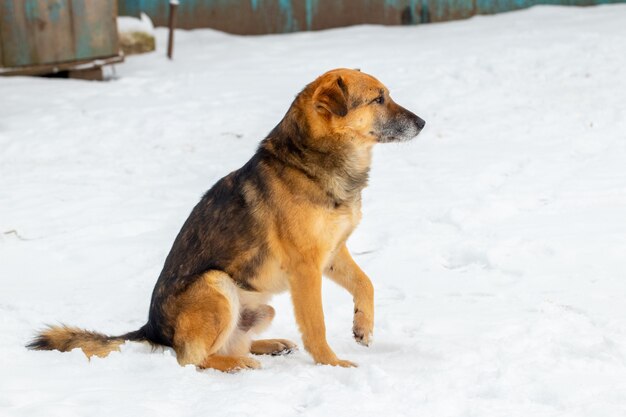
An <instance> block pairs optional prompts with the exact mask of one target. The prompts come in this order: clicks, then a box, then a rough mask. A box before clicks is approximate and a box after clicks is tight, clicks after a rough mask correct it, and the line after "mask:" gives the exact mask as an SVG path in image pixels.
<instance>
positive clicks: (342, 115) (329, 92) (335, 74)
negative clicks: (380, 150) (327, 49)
mask: <svg viewBox="0 0 626 417" xmlns="http://www.w3.org/2000/svg"><path fill="white" fill-rule="evenodd" d="M309 88H310V91H311V100H310V106H311V107H312V109H311V113H312V114H313V116H312V117H315V118H317V120H318V122H319V123H316V124H317V125H318V126H322V127H323V128H325V129H327V130H330V131H331V132H334V133H339V134H342V135H348V136H349V137H353V138H358V139H360V140H363V141H366V142H380V143H384V142H398V141H406V140H409V139H412V138H414V137H415V136H417V135H418V134H419V132H420V131H421V130H422V129H423V128H424V125H425V124H426V122H424V120H422V119H421V118H419V117H418V116H416V115H415V114H413V113H412V112H410V111H408V110H407V109H405V108H403V107H402V106H399V105H398V104H396V103H395V102H394V101H393V100H392V99H391V97H390V96H389V90H387V88H386V87H385V86H384V85H383V84H382V83H381V82H380V81H378V80H377V79H376V78H374V77H372V76H371V75H368V74H365V73H363V72H361V71H359V70H350V69H336V70H332V71H329V72H327V73H325V74H323V75H321V76H320V77H319V78H318V79H317V80H315V81H314V82H313V83H311V84H310V85H309Z"/></svg>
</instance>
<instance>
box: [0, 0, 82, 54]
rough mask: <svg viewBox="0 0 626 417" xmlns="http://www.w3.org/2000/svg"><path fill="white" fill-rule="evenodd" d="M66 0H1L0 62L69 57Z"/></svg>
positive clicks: (69, 42)
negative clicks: (0, 52) (0, 44)
mask: <svg viewBox="0 0 626 417" xmlns="http://www.w3.org/2000/svg"><path fill="white" fill-rule="evenodd" d="M68 1H69V0H13V1H12V0H4V4H3V6H4V11H3V20H2V27H1V28H0V31H1V33H2V35H1V36H2V41H3V50H4V52H3V64H4V65H5V66H21V65H33V64H45V63H49V62H60V61H66V60H69V59H72V55H73V46H72V31H71V18H70V13H69V7H68Z"/></svg>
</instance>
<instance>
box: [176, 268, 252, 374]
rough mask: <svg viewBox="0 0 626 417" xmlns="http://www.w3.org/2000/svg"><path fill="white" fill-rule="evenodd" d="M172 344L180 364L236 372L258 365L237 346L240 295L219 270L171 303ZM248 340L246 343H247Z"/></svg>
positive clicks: (194, 284)
mask: <svg viewBox="0 0 626 417" xmlns="http://www.w3.org/2000/svg"><path fill="white" fill-rule="evenodd" d="M174 305H175V307H174V311H175V314H176V317H175V320H174V322H175V328H174V337H173V347H174V350H175V351H176V358H177V360H178V363H180V364H181V365H187V364H193V365H196V366H198V367H199V368H214V369H218V370H220V371H226V372H230V371H235V370H238V369H245V368H259V367H260V364H259V362H257V361H256V360H254V359H252V358H250V357H248V356H245V355H246V354H247V352H248V349H247V348H249V344H248V345H247V348H246V349H243V350H242V349H241V348H237V346H239V345H241V343H239V342H235V343H233V339H238V337H239V336H240V335H239V332H238V330H237V323H238V321H239V298H238V295H237V289H236V287H235V284H234V283H233V282H232V280H231V278H230V277H229V276H228V275H227V274H225V273H224V272H220V271H209V272H206V273H205V274H204V275H203V276H202V277H201V278H199V279H198V280H197V281H196V282H194V283H193V284H192V285H191V286H190V287H189V288H188V289H187V290H185V292H183V293H182V294H181V295H179V296H178V297H177V298H176V300H175V302H174ZM248 343H249V342H248Z"/></svg>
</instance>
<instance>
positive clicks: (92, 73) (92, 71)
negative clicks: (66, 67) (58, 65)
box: [68, 67, 104, 81]
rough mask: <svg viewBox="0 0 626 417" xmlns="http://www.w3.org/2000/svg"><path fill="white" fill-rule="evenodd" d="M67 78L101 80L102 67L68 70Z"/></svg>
mask: <svg viewBox="0 0 626 417" xmlns="http://www.w3.org/2000/svg"><path fill="white" fill-rule="evenodd" d="M68 78H73V79H75V80H88V81H102V80H103V79H104V78H103V76H102V67H96V68H89V69H83V70H70V71H68Z"/></svg>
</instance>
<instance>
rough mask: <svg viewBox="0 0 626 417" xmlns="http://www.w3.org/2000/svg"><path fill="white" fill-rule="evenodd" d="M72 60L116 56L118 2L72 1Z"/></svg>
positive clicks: (100, 0)
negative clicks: (73, 53)
mask: <svg viewBox="0 0 626 417" xmlns="http://www.w3.org/2000/svg"><path fill="white" fill-rule="evenodd" d="M71 4H72V30H73V34H74V40H73V43H74V51H75V55H74V58H75V59H87V58H99V57H107V56H112V55H117V53H118V49H119V48H118V37H117V20H116V18H117V3H116V2H115V1H103V0H97V1H94V0H71Z"/></svg>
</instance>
